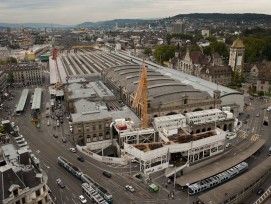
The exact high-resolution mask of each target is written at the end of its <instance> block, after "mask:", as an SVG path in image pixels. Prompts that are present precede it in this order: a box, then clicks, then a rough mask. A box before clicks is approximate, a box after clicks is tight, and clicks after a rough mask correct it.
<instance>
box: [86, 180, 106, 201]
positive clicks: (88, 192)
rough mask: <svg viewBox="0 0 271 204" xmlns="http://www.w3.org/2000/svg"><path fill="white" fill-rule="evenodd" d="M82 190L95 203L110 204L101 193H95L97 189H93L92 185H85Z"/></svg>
mask: <svg viewBox="0 0 271 204" xmlns="http://www.w3.org/2000/svg"><path fill="white" fill-rule="evenodd" d="M82 190H83V193H84V194H86V195H87V196H88V197H89V198H90V199H91V200H92V202H93V203H97V204H108V202H106V201H105V200H104V199H103V198H102V196H101V195H99V193H98V192H97V191H95V189H93V188H92V187H91V186H90V185H88V184H87V183H83V184H82Z"/></svg>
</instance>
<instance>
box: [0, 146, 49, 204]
mask: <svg viewBox="0 0 271 204" xmlns="http://www.w3.org/2000/svg"><path fill="white" fill-rule="evenodd" d="M0 153H1V154H0V161H1V162H0V185H1V188H0V197H1V198H0V202H1V203H3V204H10V203H16V204H19V203H26V204H47V203H53V201H52V199H51V197H50V195H49V188H48V186H47V181H48V176H47V175H46V173H45V171H42V170H41V169H40V164H39V160H38V159H37V158H36V157H35V156H34V155H33V154H32V153H31V152H30V150H29V149H28V148H27V147H22V148H19V149H17V148H16V146H15V145H13V144H4V145H2V146H0Z"/></svg>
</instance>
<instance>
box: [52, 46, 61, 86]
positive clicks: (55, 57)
mask: <svg viewBox="0 0 271 204" xmlns="http://www.w3.org/2000/svg"><path fill="white" fill-rule="evenodd" d="M57 53H58V50H57V49H56V48H54V50H53V58H52V59H53V60H55V63H56V84H55V88H56V89H57V90H59V89H60V88H61V87H62V82H61V78H60V72H59V69H58V64H57Z"/></svg>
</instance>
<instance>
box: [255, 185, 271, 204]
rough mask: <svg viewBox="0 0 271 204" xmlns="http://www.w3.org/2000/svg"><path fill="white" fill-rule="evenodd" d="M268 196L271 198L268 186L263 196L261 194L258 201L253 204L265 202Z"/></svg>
mask: <svg viewBox="0 0 271 204" xmlns="http://www.w3.org/2000/svg"><path fill="white" fill-rule="evenodd" d="M270 196H271V186H269V188H268V189H267V190H266V191H265V192H264V194H262V196H261V197H259V198H258V200H256V202H255V203H253V204H261V203H264V202H265V201H266V200H267V198H268V197H270Z"/></svg>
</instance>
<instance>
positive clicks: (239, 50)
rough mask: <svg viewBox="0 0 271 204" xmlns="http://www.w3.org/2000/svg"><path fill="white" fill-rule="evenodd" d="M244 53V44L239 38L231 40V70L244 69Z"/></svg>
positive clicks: (240, 71)
mask: <svg viewBox="0 0 271 204" xmlns="http://www.w3.org/2000/svg"><path fill="white" fill-rule="evenodd" d="M244 55H245V46H244V44H243V42H242V40H241V39H239V38H238V39H237V40H235V41H234V42H233V44H232V46H231V48H230V59H229V65H230V66H231V68H232V71H238V72H239V73H242V72H243V70H244Z"/></svg>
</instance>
